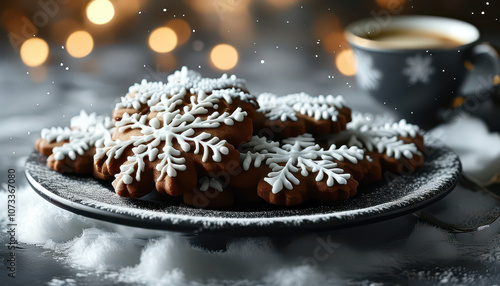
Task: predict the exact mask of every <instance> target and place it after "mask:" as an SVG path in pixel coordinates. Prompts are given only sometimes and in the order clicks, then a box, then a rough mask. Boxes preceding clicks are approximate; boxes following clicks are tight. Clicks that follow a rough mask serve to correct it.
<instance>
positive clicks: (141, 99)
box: [113, 66, 256, 120]
mask: <svg viewBox="0 0 500 286" xmlns="http://www.w3.org/2000/svg"><path fill="white" fill-rule="evenodd" d="M226 89H227V90H230V91H231V92H234V93H241V94H240V96H239V98H240V99H241V100H242V101H245V102H249V103H251V104H254V105H256V103H255V101H254V100H255V97H253V96H251V95H249V94H248V93H247V91H246V82H245V80H243V79H239V78H237V77H236V76H235V75H231V76H228V75H227V74H223V75H222V76H221V77H220V78H203V77H202V76H201V74H199V73H198V72H196V71H193V70H189V69H188V68H187V67H185V66H184V67H182V68H181V70H179V71H175V72H174V73H173V74H171V75H169V76H168V77H167V83H163V82H148V81H147V80H145V79H143V80H142V81H141V83H136V84H134V85H132V86H131V87H130V88H129V90H128V93H127V95H126V96H124V97H122V98H121V101H120V102H118V103H117V104H116V106H115V110H114V111H113V118H115V119H117V120H119V119H120V118H121V117H122V116H123V114H124V113H129V114H133V113H143V114H144V113H147V112H148V108H150V107H151V106H154V105H155V104H157V103H158V102H159V100H160V98H161V96H162V95H168V96H171V95H174V94H178V93H179V92H181V90H186V91H187V92H188V93H190V94H198V93H199V92H201V91H203V92H204V93H206V94H210V93H212V92H213V91H217V90H226Z"/></svg>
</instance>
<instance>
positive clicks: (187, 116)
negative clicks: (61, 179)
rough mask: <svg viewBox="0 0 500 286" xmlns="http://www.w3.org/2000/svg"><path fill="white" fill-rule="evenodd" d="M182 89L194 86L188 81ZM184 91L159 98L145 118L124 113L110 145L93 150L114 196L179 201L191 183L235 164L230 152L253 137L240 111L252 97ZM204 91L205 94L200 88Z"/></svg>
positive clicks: (233, 91)
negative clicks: (153, 196)
mask: <svg viewBox="0 0 500 286" xmlns="http://www.w3.org/2000/svg"><path fill="white" fill-rule="evenodd" d="M216 82H218V81H216ZM177 84H178V86H182V84H181V83H177ZM185 84H186V85H185V86H186V87H189V86H192V85H193V83H192V80H186V81H185ZM186 87H184V88H181V87H179V88H178V89H174V91H176V92H177V93H175V94H170V93H164V94H162V95H161V96H160V97H159V98H158V99H157V100H156V101H157V102H156V103H155V104H154V105H151V106H149V104H148V107H147V108H146V109H145V110H146V111H147V112H139V113H134V114H132V115H129V114H128V113H124V114H123V116H122V118H121V120H120V121H117V122H116V131H115V133H114V134H113V140H112V141H110V142H107V144H106V145H105V146H104V147H103V148H98V149H97V153H96V155H95V161H96V165H97V167H98V170H99V172H101V173H103V174H104V175H114V176H115V180H114V181H113V186H114V188H115V191H116V193H117V194H118V195H120V196H125V197H134V198H136V197H141V196H143V195H145V194H147V193H149V192H150V191H151V190H152V189H154V187H156V190H157V191H158V192H160V193H166V194H169V195H172V196H179V195H183V194H184V193H185V192H187V191H190V190H192V189H194V188H195V187H196V183H197V180H196V178H198V177H202V176H210V177H216V174H218V173H220V172H225V171H227V169H228V166H230V165H233V164H235V163H236V164H237V162H239V156H240V155H239V152H238V151H237V150H236V149H235V147H234V146H238V145H240V144H241V143H243V142H246V141H248V140H249V139H250V137H251V134H252V131H253V128H252V121H251V119H250V118H249V117H248V112H247V111H246V110H244V109H243V108H242V106H245V107H247V108H249V109H254V107H253V105H252V103H251V102H252V101H253V97H251V96H250V95H248V94H247V93H245V92H243V91H239V90H236V89H232V88H231V89H224V90H217V91H216V90H212V91H211V93H210V94H207V93H205V91H204V90H199V91H198V92H197V93H196V94H193V93H191V92H190V91H188V89H187V88H186ZM203 88H204V89H210V87H209V86H206V84H205V83H204V84H203ZM243 103H245V104H243ZM214 174H215V175H214Z"/></svg>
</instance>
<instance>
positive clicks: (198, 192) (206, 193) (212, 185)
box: [183, 176, 235, 209]
mask: <svg viewBox="0 0 500 286" xmlns="http://www.w3.org/2000/svg"><path fill="white" fill-rule="evenodd" d="M234 200H235V199H234V191H233V188H231V187H229V186H226V185H224V183H223V182H222V181H221V180H219V179H218V178H212V177H206V176H205V177H201V178H200V179H199V180H198V185H197V186H196V188H194V189H192V190H189V191H186V192H185V193H184V195H183V201H184V203H185V204H187V205H190V206H193V207H196V208H205V209H220V208H226V207H230V206H232V205H233V203H234Z"/></svg>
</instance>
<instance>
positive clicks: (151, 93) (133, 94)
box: [115, 79, 167, 110]
mask: <svg viewBox="0 0 500 286" xmlns="http://www.w3.org/2000/svg"><path fill="white" fill-rule="evenodd" d="M166 91H167V85H166V84H164V83H163V82H160V81H158V82H148V81H147V80H145V79H143V80H142V81H141V83H140V84H139V83H136V84H134V85H133V86H131V87H129V89H128V93H129V96H122V98H121V102H119V103H117V104H116V105H115V110H118V109H120V108H134V109H139V108H140V107H141V106H142V105H143V104H147V105H148V106H152V105H155V104H156V103H158V101H159V100H160V97H161V96H162V95H163V94H165V93H166Z"/></svg>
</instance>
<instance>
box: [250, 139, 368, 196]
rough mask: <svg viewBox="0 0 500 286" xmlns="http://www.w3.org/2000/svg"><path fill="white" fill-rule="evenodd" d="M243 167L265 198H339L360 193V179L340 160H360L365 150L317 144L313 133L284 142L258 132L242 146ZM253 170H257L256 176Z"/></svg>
mask: <svg viewBox="0 0 500 286" xmlns="http://www.w3.org/2000/svg"><path fill="white" fill-rule="evenodd" d="M242 148H243V149H249V150H248V151H247V152H246V153H242V155H241V161H242V168H243V170H244V171H246V172H243V173H245V174H244V175H243V177H245V176H250V178H246V180H247V181H249V183H250V184H252V183H254V184H255V187H257V189H258V194H259V196H260V197H262V198H263V199H264V200H266V201H268V202H270V203H272V204H279V205H296V204H299V203H301V202H303V201H304V200H306V199H307V198H309V197H312V198H316V199H320V200H324V201H335V200H337V199H341V198H348V197H350V196H352V195H354V194H355V193H356V186H357V184H358V183H357V182H356V180H355V179H354V178H353V177H352V175H351V174H349V173H347V172H346V171H345V170H344V169H342V168H340V167H339V162H348V163H350V164H357V163H358V162H359V160H363V158H364V155H363V152H364V151H363V150H362V149H359V148H357V147H351V148H348V147H346V146H342V147H340V148H337V147H336V146H334V145H332V146H330V148H328V149H323V148H321V147H320V146H319V145H318V144H315V143H314V141H313V138H312V136H311V135H310V134H306V135H303V136H299V137H296V138H289V139H287V140H286V141H285V142H284V144H282V145H280V143H279V142H276V141H270V140H267V139H266V138H264V137H258V136H254V137H252V139H251V140H250V141H249V142H248V143H246V144H244V145H243V146H242ZM252 174H255V177H256V178H251V177H253V175H252Z"/></svg>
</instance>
